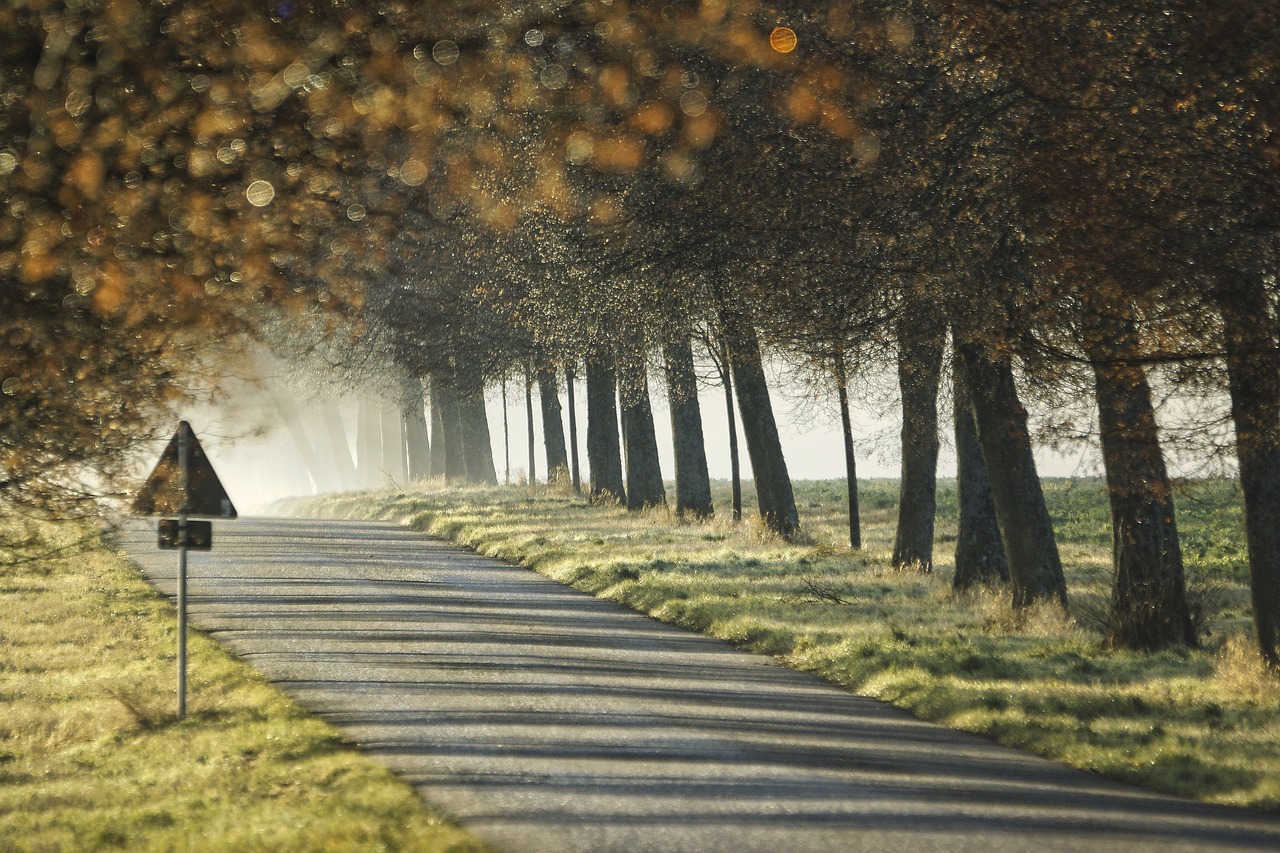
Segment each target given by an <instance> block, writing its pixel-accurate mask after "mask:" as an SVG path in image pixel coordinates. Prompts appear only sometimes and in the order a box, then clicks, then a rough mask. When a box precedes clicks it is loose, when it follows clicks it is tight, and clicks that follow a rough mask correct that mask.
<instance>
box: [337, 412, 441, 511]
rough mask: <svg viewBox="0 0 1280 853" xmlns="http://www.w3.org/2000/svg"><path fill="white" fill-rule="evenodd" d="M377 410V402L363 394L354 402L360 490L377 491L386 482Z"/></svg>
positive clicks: (380, 427) (380, 428) (380, 424)
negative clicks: (383, 471)
mask: <svg viewBox="0 0 1280 853" xmlns="http://www.w3.org/2000/svg"><path fill="white" fill-rule="evenodd" d="M379 408H380V407H379V403H378V401H377V400H375V399H374V398H372V397H369V396H366V395H364V394H362V395H360V398H359V399H358V400H357V401H356V474H357V478H358V480H359V482H360V488H362V489H378V488H381V487H382V485H383V483H384V482H385V481H386V477H385V475H384V474H383V473H382V423H381V421H380V419H379V417H378V412H379ZM441 451H442V452H443V445H442V446H441Z"/></svg>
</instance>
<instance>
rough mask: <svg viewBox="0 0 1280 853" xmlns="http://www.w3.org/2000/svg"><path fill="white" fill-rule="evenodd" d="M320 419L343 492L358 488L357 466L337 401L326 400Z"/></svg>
mask: <svg viewBox="0 0 1280 853" xmlns="http://www.w3.org/2000/svg"><path fill="white" fill-rule="evenodd" d="M320 418H321V420H322V421H323V422H324V431H325V441H326V442H327V443H328V445H329V454H330V456H332V458H333V466H334V471H335V472H336V473H337V475H338V482H339V483H340V484H341V487H342V490H343V491H348V490H350V489H355V488H358V485H357V484H358V483H359V478H358V477H357V476H356V465H355V462H353V461H352V460H351V445H350V444H348V443H347V430H346V428H345V427H344V426H343V425H342V413H341V412H339V411H338V403H337V401H336V400H325V401H324V402H322V403H321V404H320Z"/></svg>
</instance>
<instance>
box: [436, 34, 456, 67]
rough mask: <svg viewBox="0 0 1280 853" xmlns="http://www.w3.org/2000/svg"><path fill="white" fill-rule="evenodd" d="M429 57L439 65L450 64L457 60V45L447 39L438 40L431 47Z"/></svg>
mask: <svg viewBox="0 0 1280 853" xmlns="http://www.w3.org/2000/svg"><path fill="white" fill-rule="evenodd" d="M431 58H432V59H434V60H435V61H436V62H437V63H439V64H440V65H452V64H453V63H455V62H457V61H458V46H457V45H456V44H454V43H453V42H451V41H449V40H448V39H444V40H442V41H438V42H436V44H435V47H433V48H431Z"/></svg>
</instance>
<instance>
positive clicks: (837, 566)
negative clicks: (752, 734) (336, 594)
mask: <svg viewBox="0 0 1280 853" xmlns="http://www.w3.org/2000/svg"><path fill="white" fill-rule="evenodd" d="M796 491H797V501H798V503H799V506H800V512H801V522H802V524H803V525H804V528H805V537H804V539H803V541H802V542H799V543H794V542H791V543H789V542H783V541H781V540H779V539H777V538H776V537H774V536H771V535H768V534H767V532H762V530H761V528H760V527H759V525H758V524H753V523H743V524H741V525H733V524H732V523H730V522H729V521H727V520H726V519H724V518H721V517H717V518H715V519H712V520H708V521H705V522H689V521H680V520H677V519H675V518H673V517H672V516H671V515H670V514H669V513H667V512H666V511H664V510H650V511H648V512H644V513H634V514H628V513H627V512H626V511H625V510H623V509H621V508H619V507H615V506H592V505H590V504H588V503H586V502H584V501H582V500H575V499H573V498H572V497H571V496H569V495H568V494H566V493H565V492H563V491H556V490H550V491H548V490H545V489H534V490H529V489H527V488H523V487H522V488H509V489H504V488H494V489H469V490H448V489H444V488H443V487H441V486H440V485H439V484H433V485H430V486H427V487H424V488H421V489H416V490H413V491H410V492H407V493H400V492H397V493H369V494H362V495H345V496H335V497H329V498H324V499H316V500H312V501H309V502H307V503H306V504H305V505H304V506H303V507H295V509H305V512H307V513H309V514H316V515H339V516H350V517H364V518H375V517H376V518H383V519H390V520H395V521H399V522H402V523H405V524H411V525H413V526H414V527H417V528H419V529H422V530H425V531H428V532H430V533H432V534H434V535H438V536H443V537H447V538H451V539H454V540H457V541H459V542H462V543H465V544H467V545H469V546H471V547H473V548H475V549H476V550H478V551H480V552H482V553H485V554H489V555H491V556H495V557H499V558H502V559H506V560H509V561H512V562H517V563H522V564H524V565H528V566H531V567H533V568H536V569H537V570H539V571H541V572H543V573H544V574H547V575H549V576H551V577H554V578H556V579H557V580H560V581H562V582H565V583H569V584H572V585H574V586H576V587H578V588H580V589H583V590H586V591H589V592H592V593H595V594H597V595H602V596H606V597H608V598H611V599H614V600H616V601H619V602H621V603H624V604H626V605H628V606H630V607H633V608H635V609H637V610H640V611H643V612H647V613H651V614H653V615H654V616H656V617H658V618H660V619H663V620H666V621H669V622H672V623H676V624H679V625H683V626H685V627H688V628H691V629H694V630H697V631H702V632H706V633H709V634H713V635H715V636H718V637H722V638H725V639H728V640H731V641H733V642H736V643H739V644H741V645H742V646H744V647H746V648H749V649H752V650H754V651H758V652H761V653H766V654H772V655H777V656H778V657H780V658H781V659H782V660H784V661H785V662H787V663H788V664H790V665H792V666H795V667H798V668H802V669H807V670H810V671H813V672H816V673H819V674H821V675H823V676H824V677H826V678H828V679H830V680H831V681H833V682H836V683H839V684H842V685H845V686H846V687H848V688H849V689H851V690H855V691H857V692H860V693H864V694H868V695H874V696H879V697H881V698H884V699H886V700H888V701H891V702H894V703H895V704H898V705H900V706H902V707H905V708H908V709H910V710H911V711H913V712H914V713H916V714H918V715H920V716H922V717H925V718H928V719H932V720H936V721H939V722H942V723H945V724H947V725H951V726H955V727H958V728H963V729H967V730H970V731H975V732H981V733H985V734H987V735H989V736H992V737H994V738H996V739H998V740H1000V741H1002V742H1005V743H1009V744H1012V745H1016V746H1019V747H1022V748H1026V749H1029V750H1033V751H1035V752H1038V753H1040V754H1043V755H1046V756H1050V757H1053V758H1056V759H1059V760H1062V761H1066V762H1069V763H1071V764H1074V765H1076V766H1078V767H1082V768H1086V769H1091V770H1095V771H1097V772H1100V773H1104V774H1106V775H1108V776H1111V777H1114V778H1118V779H1123V780H1126V781H1129V782H1134V783H1137V784H1141V785H1146V786H1149V787H1152V788H1156V789H1160V790H1164V791H1168V792H1173V793H1178V794H1183V795H1187V796H1192V797H1197V798H1200V799H1204V800H1209V801H1214V802H1221V803H1231V804H1236V805H1247V806H1252V807H1256V808H1263V809H1268V810H1280V683H1278V682H1277V680H1276V679H1275V677H1274V676H1273V675H1271V674H1269V673H1267V672H1266V671H1265V670H1264V668H1263V666H1262V663H1261V660H1260V658H1259V656H1258V655H1257V654H1256V653H1255V652H1253V651H1252V646H1251V645H1250V642H1249V640H1248V639H1247V638H1246V637H1245V634H1246V632H1247V631H1248V630H1249V629H1250V627H1251V623H1250V619H1249V612H1248V594H1247V590H1246V588H1245V581H1246V572H1247V566H1246V563H1245V560H1244V546H1243V534H1242V532H1241V530H1240V520H1239V512H1238V500H1237V497H1236V492H1235V487H1234V484H1232V483H1229V482H1206V483H1194V484H1189V485H1188V486H1187V489H1186V490H1185V491H1184V492H1183V493H1182V494H1181V495H1180V498H1181V503H1180V507H1179V512H1180V517H1179V525H1180V528H1181V529H1182V531H1183V544H1184V552H1185V553H1186V555H1187V560H1188V567H1189V571H1190V573H1191V579H1192V582H1193V586H1195V587H1196V588H1197V589H1201V590H1210V591H1211V592H1212V594H1207V593H1206V594H1203V595H1202V599H1203V600H1202V604H1203V605H1204V607H1205V619H1204V621H1205V625H1206V628H1207V629H1208V635H1207V637H1206V644H1205V647H1204V648H1203V649H1200V650H1192V651H1179V652H1166V653H1161V654H1155V655H1137V654H1132V653H1126V652H1118V651H1109V650H1107V649H1105V648H1103V644H1102V642H1101V636H1100V634H1099V632H1098V631H1097V630H1096V625H1094V624H1092V622H1093V621H1094V620H1091V619H1090V618H1089V612H1090V606H1089V603H1090V602H1093V607H1094V609H1096V608H1097V607H1098V606H1099V602H1102V601H1105V598H1106V592H1107V588H1108V585H1109V582H1110V567H1109V556H1108V555H1109V547H1110V546H1109V535H1108V529H1107V518H1108V516H1107V509H1106V502H1105V495H1104V494H1103V492H1102V487H1101V484H1099V483H1097V482H1095V481H1056V482H1049V483H1047V491H1048V495H1049V499H1050V503H1051V507H1050V508H1051V512H1052V514H1053V517H1054V523H1055V527H1056V529H1057V532H1058V537H1059V543H1060V548H1061V552H1062V556H1063V562H1064V564H1065V566H1066V569H1067V573H1068V587H1069V592H1070V595H1071V598H1072V600H1073V601H1075V602H1078V603H1079V605H1080V606H1079V607H1078V612H1073V615H1072V616H1068V615H1066V614H1064V613H1062V612H1061V611H1060V610H1058V609H1057V608H1054V607H1052V606H1046V607H1042V608H1038V609H1036V610H1033V611H1031V612H1029V613H1022V614H1014V612H1013V611H1012V609H1011V608H1010V606H1009V603H1008V594H1007V593H1006V592H1002V591H985V592H984V591H979V592H974V593H968V594H965V595H962V596H958V595H955V594H953V593H952V591H951V589H950V576H951V568H952V566H951V563H950V558H951V551H952V547H953V543H954V540H955V525H954V520H953V519H954V486H953V484H943V487H942V489H941V492H940V496H939V515H938V529H937V535H938V541H937V549H936V556H935V571H934V572H933V573H931V574H920V573H914V572H902V571H895V570H894V569H892V568H891V567H890V565H889V556H890V551H891V548H892V537H893V526H894V522H895V515H896V484H895V483H893V482H891V481H872V482H868V483H864V484H862V500H861V502H860V503H861V509H862V518H863V522H864V528H863V541H864V543H866V546H865V547H864V549H863V550H861V551H852V550H850V549H849V548H848V547H847V545H846V544H844V543H846V542H847V539H846V538H845V536H846V533H845V531H844V529H843V528H842V526H841V525H842V523H843V519H844V517H845V512H846V509H845V507H844V505H843V503H844V502H843V491H844V487H843V483H842V482H839V481H833V482H821V483H798V484H797V486H796ZM718 497H719V501H718V506H725V505H726V504H727V500H725V499H724V495H723V494H722V495H719V496H718Z"/></svg>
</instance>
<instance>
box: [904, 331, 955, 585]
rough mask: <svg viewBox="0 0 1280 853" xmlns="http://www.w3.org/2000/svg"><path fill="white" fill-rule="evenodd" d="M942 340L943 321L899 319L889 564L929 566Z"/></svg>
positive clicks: (925, 569) (935, 491) (929, 568)
mask: <svg viewBox="0 0 1280 853" xmlns="http://www.w3.org/2000/svg"><path fill="white" fill-rule="evenodd" d="M932 319H933V318H932V317H930V318H929V321H932ZM926 322H928V321H926ZM945 345H946V327H945V326H943V325H941V324H936V327H935V326H930V327H928V328H920V327H919V326H914V327H909V321H907V320H902V321H900V322H899V324H898V387H899V388H900V389H901V392H902V479H901V481H900V482H899V496H898V530H897V533H896V534H895V536H894V540H893V565H894V566H895V567H897V568H900V569H904V568H918V569H919V570H920V571H922V572H929V571H932V570H933V521H934V517H935V516H936V515H937V498H938V383H939V380H940V378H941V375H942V350H943V348H944V347H945Z"/></svg>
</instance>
